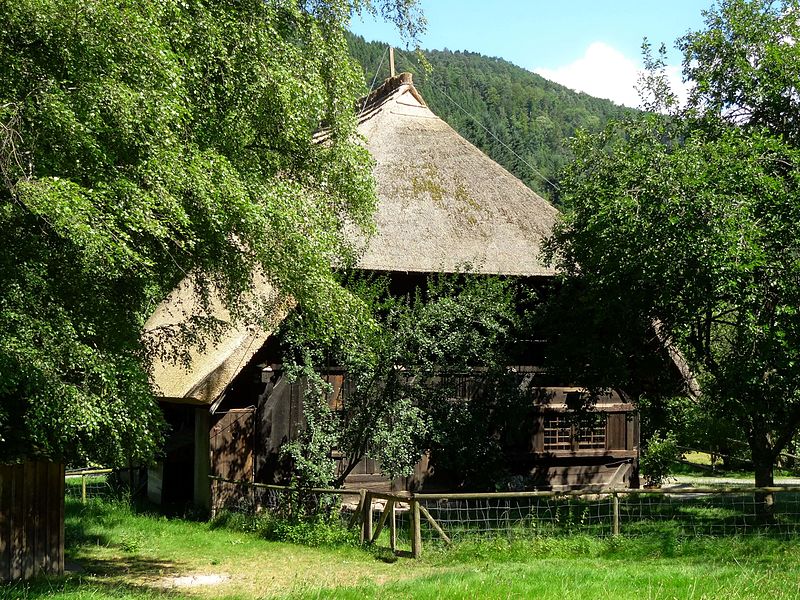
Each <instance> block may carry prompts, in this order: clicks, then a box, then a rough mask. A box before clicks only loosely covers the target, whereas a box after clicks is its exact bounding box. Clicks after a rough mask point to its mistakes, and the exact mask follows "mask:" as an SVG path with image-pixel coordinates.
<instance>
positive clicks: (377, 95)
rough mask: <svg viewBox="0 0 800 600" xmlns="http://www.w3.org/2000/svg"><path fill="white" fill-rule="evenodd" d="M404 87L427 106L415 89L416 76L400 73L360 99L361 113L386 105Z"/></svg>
mask: <svg viewBox="0 0 800 600" xmlns="http://www.w3.org/2000/svg"><path fill="white" fill-rule="evenodd" d="M403 86H408V87H409V88H410V90H411V93H412V94H414V96H415V97H416V99H417V100H419V101H420V103H421V104H422V105H423V106H427V104H426V103H425V101H424V100H423V99H422V96H420V93H419V92H418V91H417V89H416V88H415V87H414V76H413V75H412V74H411V73H409V72H408V71H406V72H405V73H400V74H399V75H395V76H394V77H389V78H388V79H386V80H385V81H384V82H383V83H382V84H380V85H379V86H378V87H377V88H375V89H374V90H373V91H372V92H370V93H369V94H368V95H366V96H364V97H362V98H360V99H359V100H358V102H357V103H356V106H357V107H358V109H359V112H360V113H364V112H366V111H369V110H372V109H374V108H377V107H378V106H380V105H381V104H384V103H385V102H386V101H387V100H389V99H390V98H391V97H392V96H393V95H394V93H395V92H396V91H397V90H399V89H400V88H402V87H403Z"/></svg>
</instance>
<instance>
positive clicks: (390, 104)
mask: <svg viewBox="0 0 800 600" xmlns="http://www.w3.org/2000/svg"><path fill="white" fill-rule="evenodd" d="M358 131H359V133H361V134H362V135H363V136H364V137H365V138H366V141H367V147H368V148H369V151H370V153H371V154H372V156H373V158H374V159H375V161H376V166H375V178H376V182H377V192H378V197H379V203H378V211H377V215H376V221H377V235H375V236H374V237H373V238H372V239H371V240H369V243H367V244H366V249H365V252H364V255H363V257H362V259H361V261H360V262H359V266H360V267H361V268H364V269H374V270H380V271H417V272H428V273H435V272H455V271H459V270H462V269H463V268H464V266H465V265H467V264H469V265H472V270H473V271H476V272H479V273H492V274H504V275H553V274H554V270H553V269H552V267H550V266H549V265H546V264H544V263H543V262H542V260H541V258H540V256H539V254H540V250H541V245H542V241H543V239H544V238H546V237H547V236H548V235H549V234H550V231H551V229H552V226H553V224H554V222H555V220H556V216H557V210H556V209H555V208H554V207H553V206H552V205H551V204H550V203H548V202H547V201H546V200H544V199H542V198H541V197H540V196H538V195H537V194H536V193H534V192H533V191H531V190H530V189H529V188H528V187H526V186H525V185H524V184H523V183H522V182H521V181H520V180H519V179H517V178H516V177H514V176H513V175H512V174H511V173H509V172H508V171H506V170H505V169H504V168H503V167H501V166H500V165H498V164H497V163H496V162H494V161H493V160H492V159H490V158H489V157H488V156H486V155H485V154H483V152H481V151H480V150H478V148H476V147H475V146H473V145H472V144H470V143H469V142H467V141H466V140H465V139H464V138H462V137H461V136H460V135H458V133H456V131H455V130H454V129H453V128H452V127H450V126H449V125H448V124H447V123H445V122H444V121H442V120H441V119H440V118H438V117H437V116H436V115H434V114H433V112H431V110H430V109H429V108H428V107H427V105H426V104H425V102H424V101H423V99H422V97H421V96H420V95H419V93H418V92H417V90H416V89H415V88H414V85H413V83H412V81H411V74H410V73H404V74H402V75H400V76H398V77H394V78H392V79H389V80H388V81H387V82H386V83H384V84H383V85H382V86H381V87H380V88H378V89H377V90H376V91H375V92H374V93H373V94H371V95H370V96H369V97H368V98H367V99H366V101H365V102H364V104H362V111H361V115H360V117H359V126H358Z"/></svg>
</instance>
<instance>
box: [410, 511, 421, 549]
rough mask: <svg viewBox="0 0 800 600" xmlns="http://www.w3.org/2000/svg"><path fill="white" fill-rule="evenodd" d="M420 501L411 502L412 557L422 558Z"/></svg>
mask: <svg viewBox="0 0 800 600" xmlns="http://www.w3.org/2000/svg"><path fill="white" fill-rule="evenodd" d="M419 516H420V515H419V500H416V499H412V500H411V556H412V557H414V558H419V557H420V556H422V528H421V523H420V519H419Z"/></svg>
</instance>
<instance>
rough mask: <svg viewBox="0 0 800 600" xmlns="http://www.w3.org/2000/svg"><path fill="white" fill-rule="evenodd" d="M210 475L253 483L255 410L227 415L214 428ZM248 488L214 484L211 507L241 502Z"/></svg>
mask: <svg viewBox="0 0 800 600" xmlns="http://www.w3.org/2000/svg"><path fill="white" fill-rule="evenodd" d="M210 445H211V474H212V475H213V476H215V477H221V478H222V479H228V480H231V481H250V482H252V481H254V469H255V460H254V450H255V408H254V407H250V408H238V409H232V410H229V411H228V412H226V413H224V414H223V415H222V416H221V417H220V418H219V420H218V421H217V422H216V424H215V425H214V426H213V427H212V428H211V440H210ZM246 493H247V488H246V487H245V486H234V485H228V484H225V483H223V482H219V481H215V482H214V485H213V486H212V499H211V505H212V507H213V509H214V510H219V509H220V508H223V507H225V506H228V505H230V504H231V503H235V502H238V501H241V500H242V499H243V498H244V497H245V495H246Z"/></svg>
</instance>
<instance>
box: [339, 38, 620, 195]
mask: <svg viewBox="0 0 800 600" xmlns="http://www.w3.org/2000/svg"><path fill="white" fill-rule="evenodd" d="M348 39H349V42H350V49H351V52H352V54H353V56H354V57H355V58H356V60H358V62H359V63H360V64H361V66H362V68H363V69H364V74H365V79H366V82H367V85H369V84H370V83H371V82H372V80H373V78H374V77H375V73H376V70H377V69H378V65H379V64H380V63H381V58H382V57H383V65H382V67H381V69H380V71H379V72H378V75H377V80H376V82H377V83H380V82H381V81H383V79H384V78H386V77H388V75H389V64H388V63H389V60H388V56H384V53H385V51H386V44H383V43H381V42H367V41H365V40H364V38H363V37H360V36H354V35H351V36H349V38H348ZM425 56H426V58H427V59H428V61H429V62H430V64H431V66H432V71H431V73H430V74H426V73H425V72H424V71H423V69H421V68H420V66H419V64H418V61H417V57H416V55H415V54H414V53H413V52H403V51H401V52H397V56H396V59H395V63H396V68H397V71H398V72H402V71H411V72H412V73H414V82H415V85H416V86H417V88H418V89H419V90H420V92H421V93H422V95H423V96H424V98H425V100H426V102H427V103H428V104H429V105H430V107H431V109H432V110H433V111H434V112H435V113H436V114H437V115H439V116H440V117H441V118H443V119H444V120H445V121H447V122H448V123H449V124H450V125H451V126H452V127H453V128H455V129H456V130H457V131H458V132H459V133H460V134H461V135H463V136H464V137H465V138H467V139H468V140H469V141H471V142H472V143H473V144H475V145H476V146H478V147H479V148H481V149H482V150H483V151H484V152H486V153H487V154H488V155H489V156H491V157H492V158H493V159H494V160H496V161H497V162H498V163H500V164H501V165H503V166H504V167H506V168H507V169H508V170H509V171H511V172H512V173H514V175H516V176H517V177H519V178H520V179H521V180H522V181H524V182H525V183H526V184H528V185H529V186H530V187H531V188H533V189H534V190H536V191H537V192H539V193H540V194H542V195H544V196H545V197H547V198H549V199H551V200H553V201H555V202H558V191H557V189H556V188H554V187H552V186H551V185H550V184H548V183H547V182H546V181H545V180H544V178H543V177H542V176H544V177H545V178H547V179H548V180H550V181H552V182H554V183H556V184H557V183H558V174H559V171H560V169H561V168H562V167H563V166H564V165H565V164H566V163H567V161H568V160H569V159H570V151H569V148H568V143H567V140H568V139H569V138H570V137H571V136H572V135H574V133H575V131H576V130H577V129H579V128H584V129H587V130H589V131H593V132H594V131H599V130H600V129H601V128H602V126H603V125H604V124H605V123H606V121H608V119H610V118H612V117H619V116H621V115H622V114H624V112H625V111H628V110H630V109H626V108H623V107H621V106H618V105H616V104H614V103H613V102H610V101H608V100H602V99H600V98H594V97H592V96H589V95H587V94H581V93H577V92H574V91H572V90H570V89H569V88H566V87H564V86H562V85H559V84H557V83H553V82H552V81H548V80H547V79H544V78H543V77H540V76H539V75H536V74H535V73H532V72H530V71H527V70H525V69H523V68H521V67H518V66H516V65H513V64H511V63H509V62H507V61H505V60H502V59H499V58H490V57H487V56H483V55H481V54H476V53H472V52H451V51H449V50H444V51H439V50H432V51H425ZM448 96H449V98H448ZM473 117H475V118H474V119H473ZM484 127H486V129H488V130H489V131H491V133H492V134H494V136H496V137H497V138H498V139H499V140H500V141H498V139H495V137H493V136H492V135H491V134H490V133H488V132H487V131H486V130H485V129H484ZM501 142H502V143H501ZM503 144H505V145H506V146H508V147H509V148H511V149H513V151H514V152H516V153H517V154H518V155H519V156H521V157H522V158H523V159H524V161H523V160H520V158H518V157H517V156H515V155H514V152H511V151H510V150H509V149H508V148H506V147H504V145H503ZM525 162H527V163H530V165H532V166H533V167H534V168H535V169H536V170H538V171H539V172H540V173H541V175H542V176H540V175H538V174H537V173H536V172H535V171H534V170H533V169H531V168H530V167H529V166H528V165H526V164H525Z"/></svg>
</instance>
